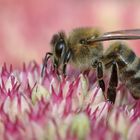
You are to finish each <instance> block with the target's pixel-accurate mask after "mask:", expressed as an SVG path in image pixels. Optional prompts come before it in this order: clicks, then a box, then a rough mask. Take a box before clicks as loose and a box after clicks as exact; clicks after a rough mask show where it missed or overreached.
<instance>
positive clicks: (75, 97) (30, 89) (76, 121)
mask: <svg viewBox="0 0 140 140" xmlns="http://www.w3.org/2000/svg"><path fill="white" fill-rule="evenodd" d="M40 71H41V67H40V66H39V65H38V64H36V63H35V62H32V63H30V64H29V65H28V66H26V65H24V66H23V69H22V70H19V69H14V70H13V68H12V66H9V67H7V66H6V65H5V64H4V65H3V67H2V68H1V69H0V139H1V140H92V139H94V140H112V139H114V140H123V139H128V140H132V139H133V140H134V139H140V133H139V128H140V120H139V116H140V109H139V108H140V102H139V101H135V100H133V99H132V98H131V96H130V94H129V93H128V92H129V91H127V90H126V89H125V87H124V86H123V85H120V86H119V87H118V89H117V91H118V92H117V99H116V103H115V104H114V105H112V104H110V103H109V102H107V101H106V100H105V99H104V96H103V94H102V91H101V89H100V88H99V87H98V83H97V80H96V76H95V74H94V72H92V71H90V72H86V73H78V74H71V75H70V76H69V75H68V76H66V77H63V76H61V75H57V73H56V72H55V70H54V69H53V67H52V65H51V64H50V65H49V66H48V68H47V69H46V71H45V73H44V76H43V77H41V76H40Z"/></svg>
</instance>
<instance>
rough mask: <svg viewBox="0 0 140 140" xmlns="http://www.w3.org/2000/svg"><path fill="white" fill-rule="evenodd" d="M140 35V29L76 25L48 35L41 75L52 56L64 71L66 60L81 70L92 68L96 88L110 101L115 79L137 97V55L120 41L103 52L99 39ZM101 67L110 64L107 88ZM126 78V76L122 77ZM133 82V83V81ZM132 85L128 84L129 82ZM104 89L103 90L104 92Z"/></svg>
mask: <svg viewBox="0 0 140 140" xmlns="http://www.w3.org/2000/svg"><path fill="white" fill-rule="evenodd" d="M134 39H140V29H129V30H118V31H112V32H106V33H104V34H101V33H100V32H99V30H98V29H96V28H90V27H85V28H76V29H73V30H72V31H71V32H70V33H69V34H68V36H66V34H65V33H64V32H62V31H61V32H58V33H57V34H55V35H54V36H53V37H52V40H51V46H52V52H48V53H46V56H45V59H44V61H43V68H42V72H41V75H42V76H43V71H44V68H45V67H47V61H48V59H49V58H51V59H52V61H53V64H54V68H55V69H57V70H58V69H60V67H61V68H62V72H63V74H64V75H65V74H66V66H67V63H70V64H72V65H74V66H75V67H77V68H79V69H81V70H87V69H92V68H94V69H96V72H97V78H98V83H99V86H100V88H101V89H102V91H103V93H104V96H105V98H107V99H108V100H109V101H110V102H112V103H114V102H115V98H116V87H117V86H118V81H119V80H120V81H121V82H123V83H124V84H125V85H126V87H128V89H129V90H130V91H131V93H132V96H133V97H134V98H136V99H139V98H140V58H138V57H137V56H136V55H135V53H134V52H133V50H131V49H130V48H128V47H127V46H126V45H125V44H123V43H122V42H116V43H114V44H112V45H110V47H109V48H108V49H107V50H106V51H105V52H104V49H103V44H102V42H103V41H110V40H134ZM104 68H105V69H108V68H111V76H110V81H109V86H108V89H107V90H106V89H105V87H106V86H105V83H104V80H103V74H104ZM126 79H127V80H126ZM134 84H135V85H134ZM130 85H134V87H133V88H132V86H130ZM105 92H106V94H107V95H106V94H105Z"/></svg>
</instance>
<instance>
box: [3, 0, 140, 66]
mask: <svg viewBox="0 0 140 140" xmlns="http://www.w3.org/2000/svg"><path fill="white" fill-rule="evenodd" d="M80 26H93V27H100V28H101V30H102V31H103V32H104V31H112V30H118V29H128V28H140V2H139V1H138V0H137V1H135V0H130V1H127V0H124V1H121V0H116V1H115V0H114V1H113V0H108V1H107V0H104V1H101V0H97V1H95V0H0V65H1V64H3V63H4V62H6V63H8V64H10V63H12V64H13V65H14V66H15V67H18V66H21V65H22V62H26V63H28V62H29V61H31V60H36V61H37V62H38V63H41V62H42V58H43V57H44V55H45V52H46V51H48V50H50V46H49V41H50V39H51V36H52V34H54V33H55V32H57V31H59V30H65V31H66V32H68V31H69V30H71V29H72V28H75V27H80ZM128 44H130V46H132V47H133V49H134V50H135V52H136V53H137V54H138V55H140V52H139V48H140V47H139V44H140V41H131V42H130V41H129V43H128Z"/></svg>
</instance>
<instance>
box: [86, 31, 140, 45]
mask: <svg viewBox="0 0 140 140" xmlns="http://www.w3.org/2000/svg"><path fill="white" fill-rule="evenodd" d="M135 39H140V29H129V30H118V31H112V32H106V33H104V34H103V35H101V36H99V37H97V38H94V37H91V38H89V39H88V40H87V43H94V42H99V41H109V40H135Z"/></svg>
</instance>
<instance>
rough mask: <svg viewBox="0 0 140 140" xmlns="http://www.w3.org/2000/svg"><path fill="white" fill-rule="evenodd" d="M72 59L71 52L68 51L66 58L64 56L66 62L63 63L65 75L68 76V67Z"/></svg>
mask: <svg viewBox="0 0 140 140" xmlns="http://www.w3.org/2000/svg"><path fill="white" fill-rule="evenodd" d="M70 58H71V51H70V50H69V51H67V52H66V54H65V56H64V62H63V69H62V72H63V75H64V76H66V67H67V63H68V62H69V60H70Z"/></svg>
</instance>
